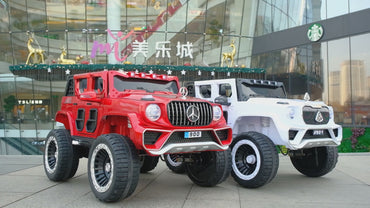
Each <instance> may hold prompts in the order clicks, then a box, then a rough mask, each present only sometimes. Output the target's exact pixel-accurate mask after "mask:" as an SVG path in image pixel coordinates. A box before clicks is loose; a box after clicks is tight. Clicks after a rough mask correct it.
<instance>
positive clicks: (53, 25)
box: [46, 0, 66, 31]
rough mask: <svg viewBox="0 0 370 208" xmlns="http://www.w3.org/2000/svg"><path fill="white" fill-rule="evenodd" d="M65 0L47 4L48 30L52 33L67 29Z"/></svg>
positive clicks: (54, 0)
mask: <svg viewBox="0 0 370 208" xmlns="http://www.w3.org/2000/svg"><path fill="white" fill-rule="evenodd" d="M65 6H66V5H65V0H53V1H47V2H46V13H47V23H48V29H49V30H50V31H56V30H65V29H66V14H65V11H66V9H65Z"/></svg>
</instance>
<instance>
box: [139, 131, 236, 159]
mask: <svg viewBox="0 0 370 208" xmlns="http://www.w3.org/2000/svg"><path fill="white" fill-rule="evenodd" d="M193 131H200V132H201V133H202V136H201V137H199V138H185V132H193ZM231 140H232V132H231V128H230V127H225V128H220V129H176V130H172V131H169V130H162V129H145V130H144V132H143V134H142V143H143V146H144V149H145V150H146V151H147V152H148V153H150V154H152V155H162V154H166V153H190V152H201V151H208V150H215V151H217V150H226V149H227V148H228V147H229V145H230V144H231Z"/></svg>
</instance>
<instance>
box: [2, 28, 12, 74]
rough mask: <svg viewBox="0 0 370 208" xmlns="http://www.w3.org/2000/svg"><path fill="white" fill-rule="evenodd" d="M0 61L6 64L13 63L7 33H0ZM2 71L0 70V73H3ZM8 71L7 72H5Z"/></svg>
mask: <svg viewBox="0 0 370 208" xmlns="http://www.w3.org/2000/svg"><path fill="white" fill-rule="evenodd" d="M0 45H1V51H0V61H4V62H7V63H12V62H13V54H12V48H11V45H10V35H9V34H8V33H0ZM3 71H4V70H0V73H3ZM6 71H8V70H6Z"/></svg>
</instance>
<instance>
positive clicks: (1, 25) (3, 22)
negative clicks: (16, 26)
mask: <svg viewBox="0 0 370 208" xmlns="http://www.w3.org/2000/svg"><path fill="white" fill-rule="evenodd" d="M3 4H4V5H3ZM8 11H9V5H7V4H6V3H5V2H4V3H2V2H0V32H8V31H9V13H8Z"/></svg>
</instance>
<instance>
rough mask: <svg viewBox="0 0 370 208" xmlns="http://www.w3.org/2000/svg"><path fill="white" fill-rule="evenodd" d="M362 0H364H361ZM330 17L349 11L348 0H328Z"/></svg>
mask: <svg viewBox="0 0 370 208" xmlns="http://www.w3.org/2000/svg"><path fill="white" fill-rule="evenodd" d="M361 1H362V0H361ZM327 10H328V15H327V16H328V18H332V17H337V16H340V15H344V14H347V13H348V11H349V10H348V0H327Z"/></svg>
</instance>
